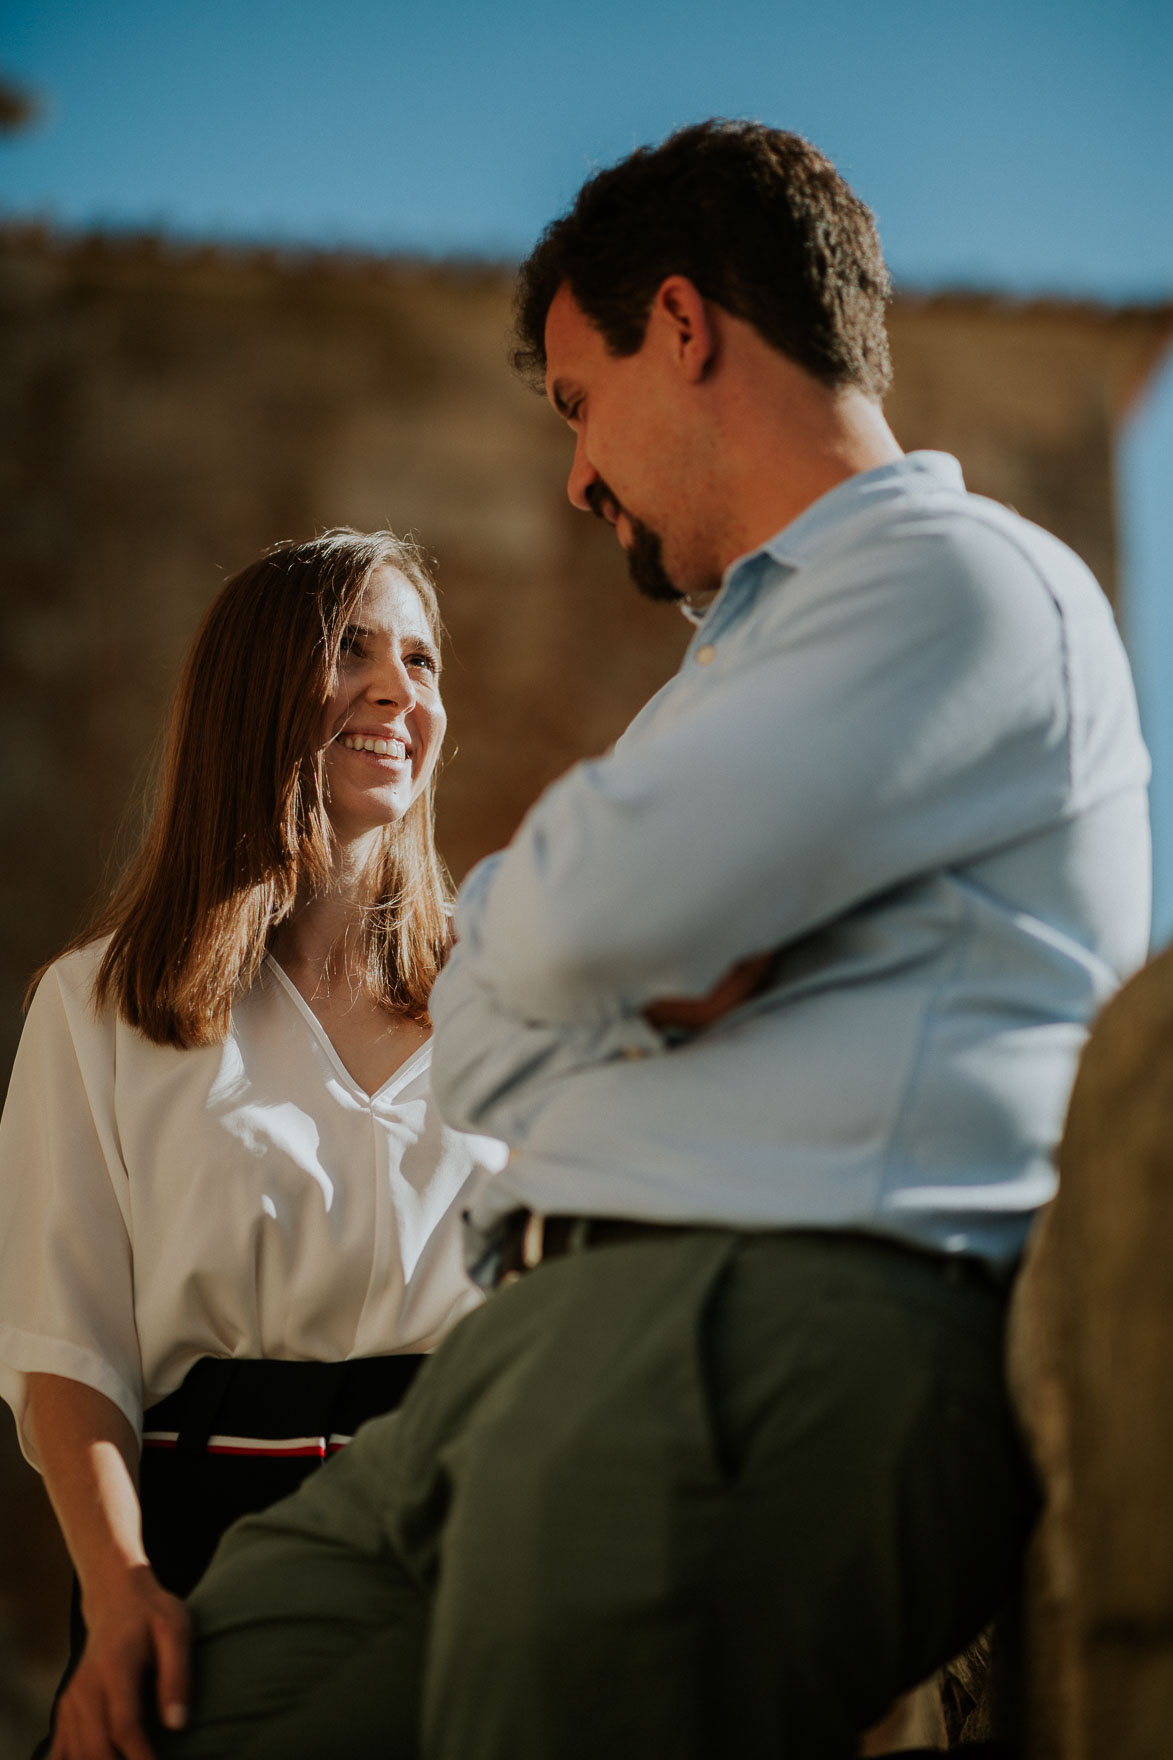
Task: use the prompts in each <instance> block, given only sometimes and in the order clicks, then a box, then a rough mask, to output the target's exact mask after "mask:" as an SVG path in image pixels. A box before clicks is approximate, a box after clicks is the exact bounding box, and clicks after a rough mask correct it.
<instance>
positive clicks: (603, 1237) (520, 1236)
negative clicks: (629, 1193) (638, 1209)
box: [490, 1210, 1009, 1294]
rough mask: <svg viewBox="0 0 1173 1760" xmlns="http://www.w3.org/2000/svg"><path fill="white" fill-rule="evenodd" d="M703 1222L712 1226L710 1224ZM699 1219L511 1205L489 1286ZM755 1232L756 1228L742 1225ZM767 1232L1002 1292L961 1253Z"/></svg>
mask: <svg viewBox="0 0 1173 1760" xmlns="http://www.w3.org/2000/svg"><path fill="white" fill-rule="evenodd" d="M708 1226H710V1227H711V1226H714V1225H712V1224H710V1225H708ZM705 1227H706V1225H705V1224H704V1223H699V1222H697V1223H689V1222H642V1221H636V1220H635V1219H634V1218H630V1217H625V1216H624V1217H620V1216H543V1215H541V1214H540V1212H538V1211H536V1210H511V1211H510V1212H509V1214H508V1215H507V1216H504V1217H502V1219H501V1221H500V1222H499V1223H498V1224H497V1227H496V1228H495V1229H494V1231H493V1235H492V1244H491V1249H490V1251H491V1254H492V1266H491V1273H490V1275H491V1285H490V1287H492V1288H494V1289H499V1288H500V1287H501V1285H502V1284H506V1283H515V1282H516V1281H517V1279H518V1278H519V1277H521V1276H522V1275H523V1274H524V1273H525V1272H527V1271H532V1270H534V1269H535V1267H536V1266H538V1265H541V1264H544V1262H545V1261H546V1260H547V1259H560V1258H562V1257H563V1256H564V1255H565V1254H567V1253H577V1252H581V1251H582V1250H583V1249H584V1248H586V1247H604V1246H618V1245H621V1244H622V1243H624V1242H626V1241H643V1240H656V1239H661V1238H663V1237H665V1236H669V1235H680V1234H696V1233H697V1232H698V1231H701V1230H703V1229H704V1228H705ZM745 1232H747V1233H759V1232H762V1231H760V1230H756V1229H755V1230H747V1231H745ZM769 1232H770V1233H774V1232H777V1233H785V1234H792V1235H810V1236H817V1237H819V1238H821V1239H823V1240H833V1241H835V1242H837V1243H848V1244H851V1245H853V1246H855V1247H858V1248H866V1249H869V1250H872V1249H874V1250H875V1251H878V1252H881V1253H890V1254H895V1255H896V1256H898V1257H900V1258H902V1259H904V1260H905V1261H906V1262H907V1263H911V1264H915V1265H917V1266H919V1267H922V1268H924V1269H926V1270H929V1271H931V1272H933V1273H934V1274H935V1275H937V1276H939V1277H941V1278H942V1279H943V1280H944V1281H945V1282H946V1283H954V1284H975V1285H978V1286H980V1287H983V1288H985V1289H987V1290H991V1291H997V1292H998V1293H1000V1294H1005V1291H1006V1288H1007V1285H1008V1282H1009V1279H1008V1277H1007V1278H1002V1277H999V1276H998V1275H997V1273H996V1272H994V1271H993V1270H991V1268H990V1267H989V1266H988V1265H986V1264H985V1262H984V1261H983V1260H981V1259H977V1258H975V1257H973V1256H972V1255H970V1254H966V1253H960V1254H959V1253H934V1252H932V1251H930V1250H928V1249H925V1248H920V1247H914V1246H911V1245H910V1244H908V1243H906V1242H904V1241H898V1240H893V1239H891V1238H890V1237H889V1236H885V1235H879V1234H869V1233H865V1232H863V1231H861V1230H857V1229H843V1230H839V1229H784V1230H777V1231H775V1230H770V1231H769Z"/></svg>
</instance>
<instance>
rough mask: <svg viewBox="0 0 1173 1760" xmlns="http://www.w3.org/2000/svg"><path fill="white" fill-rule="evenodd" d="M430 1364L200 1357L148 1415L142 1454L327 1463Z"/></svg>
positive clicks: (409, 1358)
mask: <svg viewBox="0 0 1173 1760" xmlns="http://www.w3.org/2000/svg"><path fill="white" fill-rule="evenodd" d="M424 1360H425V1359H424V1358H423V1357H422V1356H418V1355H395V1356H383V1357H355V1358H352V1359H350V1360H348V1361H347V1362H343V1363H302V1362H284V1361H276V1360H272V1359H269V1358H265V1359H263V1360H262V1359H256V1358H223V1357H201V1358H200V1359H199V1361H198V1362H196V1363H193V1365H192V1367H191V1368H190V1369H189V1370H188V1372H187V1375H186V1376H185V1377H184V1380H183V1382H182V1384H181V1385H180V1386H179V1387H177V1388H176V1389H175V1391H174V1393H169V1394H168V1395H167V1397H166V1398H165V1399H162V1400H159V1401H158V1402H157V1403H156V1404H155V1405H153V1406H150V1407H149V1408H148V1409H147V1411H145V1412H144V1413H143V1448H144V1449H173V1450H176V1451H178V1452H179V1453H180V1454H214V1455H240V1456H247V1455H253V1456H262V1457H267V1458H269V1459H289V1460H291V1459H295V1458H297V1457H299V1456H300V1457H307V1456H308V1457H310V1458H315V1459H318V1460H323V1459H325V1457H326V1456H327V1455H330V1454H336V1453H337V1452H338V1450H339V1449H341V1448H345V1446H346V1444H347V1443H348V1442H349V1441H350V1439H351V1437H352V1436H353V1435H354V1432H355V1431H356V1430H357V1429H358V1427H359V1425H360V1424H364V1423H365V1422H366V1421H367V1419H368V1418H374V1417H379V1416H380V1415H381V1414H382V1413H384V1412H389V1411H392V1410H394V1408H395V1407H396V1406H397V1405H398V1404H399V1402H400V1400H401V1399H402V1398H403V1396H404V1394H405V1393H406V1392H407V1389H408V1387H409V1386H410V1385H411V1382H412V1381H413V1379H414V1378H415V1375H416V1372H417V1371H418V1369H419V1367H420V1365H421V1364H422V1363H423V1362H424Z"/></svg>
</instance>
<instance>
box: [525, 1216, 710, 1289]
mask: <svg viewBox="0 0 1173 1760" xmlns="http://www.w3.org/2000/svg"><path fill="white" fill-rule="evenodd" d="M697 1226H698V1225H695V1224H691V1223H686V1222H637V1221H636V1220H634V1218H629V1217H626V1216H542V1215H540V1214H539V1212H538V1211H536V1210H511V1211H510V1212H509V1214H508V1215H507V1216H504V1217H502V1219H501V1221H500V1222H499V1224H498V1225H497V1228H496V1230H495V1231H494V1236H493V1245H494V1248H495V1249H496V1251H497V1254H498V1255H499V1256H498V1258H497V1261H496V1267H495V1273H496V1274H495V1278H494V1283H495V1285H496V1286H497V1287H499V1286H500V1285H501V1284H503V1283H513V1282H514V1281H515V1280H516V1279H517V1278H519V1277H520V1276H521V1275H522V1273H523V1272H525V1271H532V1270H533V1269H534V1268H535V1266H538V1265H541V1264H542V1263H543V1262H544V1261H545V1260H547V1259H560V1258H562V1257H563V1256H564V1255H565V1254H566V1253H578V1252H581V1251H582V1249H583V1248H584V1247H607V1246H619V1245H622V1244H623V1243H624V1242H626V1241H643V1240H652V1239H658V1238H660V1237H662V1236H666V1235H677V1234H693V1233H695V1232H696V1227H697Z"/></svg>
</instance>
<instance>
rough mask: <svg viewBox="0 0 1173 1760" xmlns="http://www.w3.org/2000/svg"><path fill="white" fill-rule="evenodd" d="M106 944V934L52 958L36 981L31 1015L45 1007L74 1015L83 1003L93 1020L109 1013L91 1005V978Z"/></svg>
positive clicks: (96, 973) (40, 1012)
mask: <svg viewBox="0 0 1173 1760" xmlns="http://www.w3.org/2000/svg"><path fill="white" fill-rule="evenodd" d="M109 944H110V938H109V936H102V937H100V938H99V939H98V940H96V941H87V942H85V944H84V945H83V946H81V947H71V948H68V949H67V950H66V952H65V953H60V954H58V956H57V958H56V959H54V960H51V961H50V962H49V964H48V965H47V966H46V967H45V969H44V970H43V972H42V973H41V975H40V977H39V979H38V980H37V987H36V990H35V992H34V994H33V997H32V1001H31V1003H30V1006H29V1014H30V1016H31V1015H32V1014H33V1013H37V1014H44V1013H45V1012H46V1011H48V1010H52V1011H53V1012H55V1013H60V1012H62V1010H64V1011H65V1012H66V1013H67V1014H73V1013H75V1012H76V1011H77V1009H78V1008H79V1007H83V1006H84V1008H85V1009H86V1011H87V1012H88V1014H89V1015H90V1017H91V1018H92V1019H93V1020H94V1021H95V1022H98V1021H100V1020H102V1019H103V1018H104V1017H105V1016H106V1015H108V1014H111V1011H110V1010H109V1009H101V1010H96V1009H95V1008H94V1006H93V992H94V980H95V979H96V978H97V975H98V968H99V966H100V965H101V963H102V958H103V955H104V954H105V952H106V949H107V947H108V946H109Z"/></svg>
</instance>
